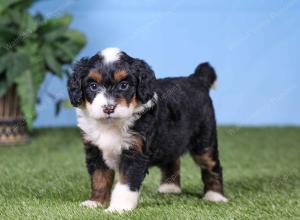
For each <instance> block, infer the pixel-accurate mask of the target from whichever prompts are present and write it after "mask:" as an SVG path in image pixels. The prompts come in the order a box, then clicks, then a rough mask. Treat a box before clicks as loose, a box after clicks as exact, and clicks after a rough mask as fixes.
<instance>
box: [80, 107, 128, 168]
mask: <svg viewBox="0 0 300 220" xmlns="http://www.w3.org/2000/svg"><path fill="white" fill-rule="evenodd" d="M76 112H77V121H78V127H80V128H81V129H82V130H83V131H84V133H85V138H86V139H87V140H89V141H91V142H92V143H93V144H95V145H96V146H97V147H98V148H99V149H100V150H101V151H102V154H103V159H104V161H105V163H106V165H107V166H108V167H110V168H111V169H114V170H117V168H118V165H119V159H120V155H121V152H122V150H123V149H128V148H129V147H130V142H131V141H130V139H131V137H132V134H131V133H130V131H129V129H128V120H126V121H125V120H124V119H123V120H95V119H94V118H91V117H89V116H88V114H87V113H86V112H85V111H84V110H81V109H77V111H76Z"/></svg>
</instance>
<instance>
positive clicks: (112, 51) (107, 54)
mask: <svg viewBox="0 0 300 220" xmlns="http://www.w3.org/2000/svg"><path fill="white" fill-rule="evenodd" d="M99 55H100V56H102V57H103V58H104V63H113V62H115V61H117V60H119V59H120V55H121V50H120V49H119V48H114V47H111V48H106V49H104V50H102V51H101V52H100V54H99Z"/></svg>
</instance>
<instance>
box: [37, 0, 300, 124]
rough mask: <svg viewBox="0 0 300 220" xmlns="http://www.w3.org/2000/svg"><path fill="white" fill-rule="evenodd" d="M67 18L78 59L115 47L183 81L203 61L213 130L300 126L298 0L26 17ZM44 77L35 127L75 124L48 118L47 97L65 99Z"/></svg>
mask: <svg viewBox="0 0 300 220" xmlns="http://www.w3.org/2000/svg"><path fill="white" fill-rule="evenodd" d="M36 11H42V12H43V13H44V14H45V15H46V16H48V17H53V16H57V15H61V14H63V13H65V12H68V13H70V14H72V15H73V16H74V21H73V23H72V26H73V27H76V28H78V29H80V30H81V31H83V32H84V33H85V34H86V36H87V40H88V44H87V46H86V47H85V48H84V50H83V51H82V52H81V54H80V55H79V57H81V56H90V55H93V54H94V53H96V52H97V51H99V50H101V49H103V48H106V47H112V46H113V47H119V48H121V49H122V50H124V51H126V52H128V53H129V54H130V55H132V56H135V57H140V58H143V59H145V60H146V61H147V62H148V63H149V64H150V65H151V66H152V67H153V69H154V70H155V72H156V75H157V77H166V76H179V75H188V74H190V73H192V71H193V70H194V68H195V67H196V65H197V64H198V63H199V62H203V61H209V62H210V63H211V64H212V65H213V66H214V67H215V68H216V70H217V73H218V88H217V90H215V91H212V92H211V94H212V97H213V100H214V103H215V108H216V112H217V119H218V122H219V124H243V125H269V124H276V125H285V124H294V125H296V124H297V125H299V124H300V117H299V113H300V102H299V95H300V72H299V70H300V67H299V59H300V43H299V39H300V28H299V27H300V0H290V1H287V0H273V1H261V0H255V1H254V0H251V1H250V0H248V1H246V0H245V1H237V0H232V1H225V0H219V1H200V0H194V1H193V0H172V1H161V0H145V1H138V0H128V1H122V0H118V1H117V0H102V1H97V0H88V1H83V0H82V1H74V0H69V1H61V0H52V1H41V2H39V3H38V4H36V5H35V6H34V8H32V12H36ZM65 83H66V82H65V81H60V80H58V79H56V78H53V77H51V75H49V76H48V77H47V79H46V80H45V82H44V83H43V85H42V87H41V91H40V95H41V96H42V99H41V100H42V102H41V103H40V104H39V105H38V106H37V111H38V118H37V120H36V121H35V126H66V125H75V124H76V119H75V113H74V111H73V110H65V109H64V110H63V111H62V112H61V113H60V115H59V116H58V117H55V116H54V106H53V100H52V99H51V98H49V96H47V93H49V92H50V93H54V94H55V95H56V96H57V97H67V92H66V86H65Z"/></svg>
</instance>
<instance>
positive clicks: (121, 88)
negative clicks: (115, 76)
mask: <svg viewBox="0 0 300 220" xmlns="http://www.w3.org/2000/svg"><path fill="white" fill-rule="evenodd" d="M128 88H129V84H128V82H121V83H120V84H119V89H120V90H123V91H124V90H127V89H128Z"/></svg>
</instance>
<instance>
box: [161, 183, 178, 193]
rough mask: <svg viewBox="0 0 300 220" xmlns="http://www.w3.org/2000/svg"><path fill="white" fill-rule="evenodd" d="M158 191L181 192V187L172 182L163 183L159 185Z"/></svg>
mask: <svg viewBox="0 0 300 220" xmlns="http://www.w3.org/2000/svg"><path fill="white" fill-rule="evenodd" d="M158 192H160V193H181V188H180V187H179V186H177V185H176V184H174V183H163V184H161V185H160V186H159V188H158Z"/></svg>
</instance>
